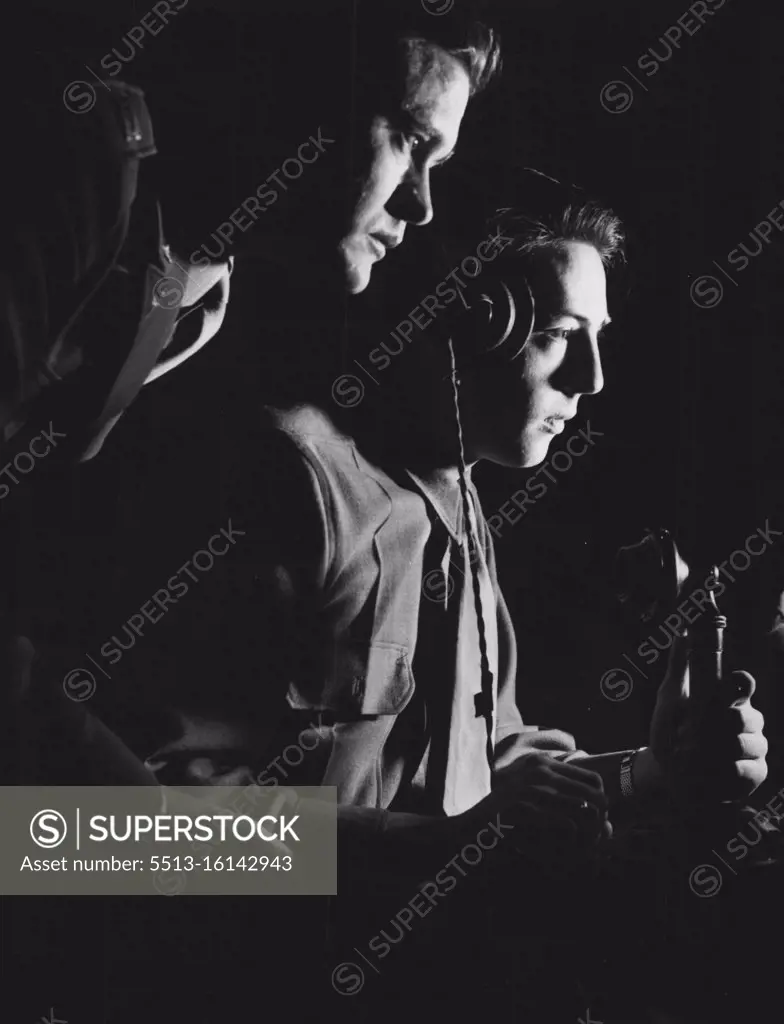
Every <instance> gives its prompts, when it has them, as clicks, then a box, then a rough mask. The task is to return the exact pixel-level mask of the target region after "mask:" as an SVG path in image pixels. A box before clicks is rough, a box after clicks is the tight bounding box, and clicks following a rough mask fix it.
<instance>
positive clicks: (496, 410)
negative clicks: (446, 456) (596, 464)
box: [461, 242, 609, 469]
mask: <svg viewBox="0 0 784 1024" xmlns="http://www.w3.org/2000/svg"><path fill="white" fill-rule="evenodd" d="M528 281H529V284H530V285H531V290H532V292H533V296H534V301H535V321H534V332H533V334H532V336H531V338H530V340H529V342H528V344H527V345H526V346H525V348H524V349H523V351H522V353H521V354H520V356H519V357H518V358H517V359H516V360H515V361H514V362H512V363H509V362H505V363H503V364H499V363H493V362H491V361H490V360H479V361H478V362H477V363H476V369H475V370H474V371H473V372H472V373H469V374H464V375H463V385H462V388H461V391H462V403H461V406H462V410H463V419H464V426H463V429H464V434H465V436H466V455H467V457H468V458H469V459H470V461H474V460H476V459H480V458H484V459H489V460H490V461H492V462H496V463H498V464H499V465H502V466H509V467H516V468H521V469H522V468H525V467H528V466H536V465H538V464H539V463H541V462H543V461H544V459H545V458H546V456H547V452H548V449H549V447H550V442H551V441H552V440H553V438H554V437H555V436H556V435H557V434H560V433H562V432H563V430H564V429H565V428H566V423H567V421H568V420H570V419H572V417H573V416H575V414H576V413H577V404H578V402H579V401H580V398H581V396H582V395H595V394H597V393H598V392H599V391H601V389H602V387H603V385H604V378H603V376H602V365H601V358H600V354H599V341H600V337H601V332H602V330H603V328H604V327H605V326H606V325H607V324H608V323H609V317H608V315H607V282H606V276H605V270H604V265H603V264H602V261H601V258H600V256H599V253H598V252H597V250H596V249H595V248H594V247H593V246H592V245H589V244H587V243H584V242H567V243H563V245H562V247H561V248H560V249H559V250H558V251H554V250H542V251H541V252H539V253H537V254H536V255H535V257H534V263H533V268H532V270H531V271H529V273H528Z"/></svg>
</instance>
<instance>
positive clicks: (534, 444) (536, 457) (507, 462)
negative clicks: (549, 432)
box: [491, 437, 551, 469]
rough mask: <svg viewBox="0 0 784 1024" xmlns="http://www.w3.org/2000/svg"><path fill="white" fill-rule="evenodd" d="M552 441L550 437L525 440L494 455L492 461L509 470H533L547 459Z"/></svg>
mask: <svg viewBox="0 0 784 1024" xmlns="http://www.w3.org/2000/svg"><path fill="white" fill-rule="evenodd" d="M550 441H551V438H549V437H540V438H536V439H535V440H531V439H530V438H524V439H523V440H522V441H520V442H519V443H518V444H517V445H515V446H511V445H510V446H509V447H508V448H506V449H504V450H503V451H500V452H498V453H496V454H494V456H492V458H491V461H493V462H496V463H498V465H500V466H505V467H506V468H507V469H533V467H534V466H538V465H540V464H541V463H542V462H544V460H545V459H546V458H547V453H548V452H549V450H550Z"/></svg>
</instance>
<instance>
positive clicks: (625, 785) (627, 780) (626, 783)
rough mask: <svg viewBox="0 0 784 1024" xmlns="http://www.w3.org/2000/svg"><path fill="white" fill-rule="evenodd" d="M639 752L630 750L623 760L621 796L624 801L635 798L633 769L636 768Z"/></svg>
mask: <svg viewBox="0 0 784 1024" xmlns="http://www.w3.org/2000/svg"><path fill="white" fill-rule="evenodd" d="M639 752H640V751H639V750H630V751H629V752H628V753H627V754H624V755H623V758H622V760H621V796H622V797H623V798H624V799H628V798H629V797H632V796H634V782H633V780H632V769H633V768H634V759H635V757H637V755H638V754H639Z"/></svg>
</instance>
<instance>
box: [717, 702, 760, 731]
mask: <svg viewBox="0 0 784 1024" xmlns="http://www.w3.org/2000/svg"><path fill="white" fill-rule="evenodd" d="M707 721H708V722H709V723H710V724H711V725H714V728H716V729H721V730H724V731H725V732H731V733H732V734H733V735H735V734H737V733H741V732H762V730H763V729H764V728H765V716H764V715H763V714H762V712H761V711H760V710H759V708H755V707H753V706H752V705H751V704H748V703H743V704H741V705H739V706H736V705H731V706H730V707H719V708H717V709H716V710H715V711H714V713H713V714H712V715H711V716H710V718H709V719H707Z"/></svg>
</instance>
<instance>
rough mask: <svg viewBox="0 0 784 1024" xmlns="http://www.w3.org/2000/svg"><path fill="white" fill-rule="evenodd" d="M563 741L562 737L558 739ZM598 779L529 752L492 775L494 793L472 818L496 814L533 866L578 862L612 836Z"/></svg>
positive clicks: (578, 768) (595, 775) (572, 766)
mask: <svg viewBox="0 0 784 1024" xmlns="http://www.w3.org/2000/svg"><path fill="white" fill-rule="evenodd" d="M563 735H566V734H563ZM607 806H608V805H607V798H606V796H605V793H604V788H603V784H602V780H601V777H600V776H599V775H597V774H596V773H595V772H592V771H588V770H587V769H585V768H580V767H578V766H577V765H573V764H562V763H561V762H560V761H557V760H555V759H554V758H553V757H551V756H550V755H548V754H546V753H541V752H539V751H533V752H531V751H530V750H529V752H528V753H527V754H524V755H523V756H520V757H517V758H516V759H515V760H514V761H513V762H512V763H511V764H509V765H508V766H507V767H503V768H500V769H498V770H497V772H496V774H495V777H494V791H493V793H492V794H491V795H490V796H489V797H487V798H486V799H485V800H483V801H482V802H481V803H480V804H478V805H477V807H475V808H473V810H472V812H470V813H472V814H473V815H474V816H475V817H477V818H478V817H479V816H481V815H484V814H488V813H490V814H498V813H500V814H501V816H502V819H503V821H504V822H506V823H507V824H509V825H512V826H514V827H515V829H516V831H515V833H514V837H513V845H514V846H515V847H516V848H517V849H518V851H519V852H521V853H523V854H525V855H528V856H530V857H533V858H534V859H535V860H539V859H541V860H543V861H545V862H549V861H551V860H552V858H553V856H554V855H556V854H561V855H563V854H564V853H567V855H568V856H572V857H575V858H580V857H582V856H585V854H586V853H587V852H588V851H589V850H590V849H591V848H593V847H594V846H595V845H596V844H597V843H598V842H599V841H600V840H601V839H603V838H609V837H610V836H611V835H612V826H611V825H610V822H609V821H608V820H607Z"/></svg>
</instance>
